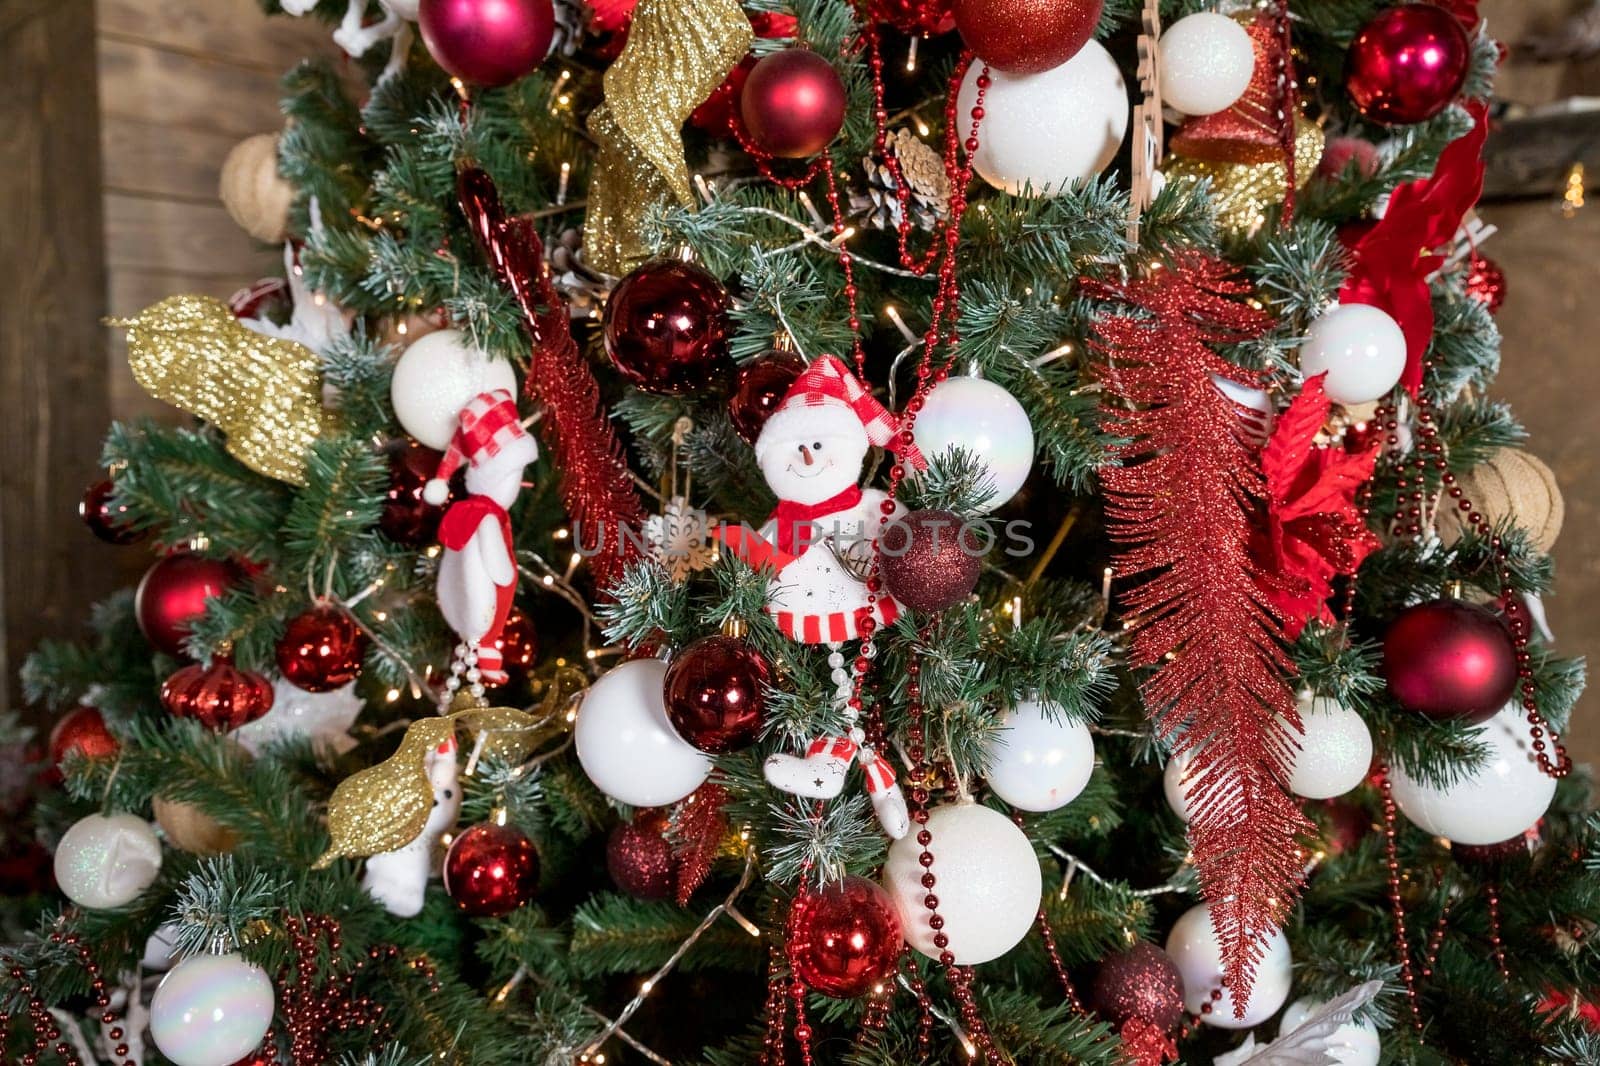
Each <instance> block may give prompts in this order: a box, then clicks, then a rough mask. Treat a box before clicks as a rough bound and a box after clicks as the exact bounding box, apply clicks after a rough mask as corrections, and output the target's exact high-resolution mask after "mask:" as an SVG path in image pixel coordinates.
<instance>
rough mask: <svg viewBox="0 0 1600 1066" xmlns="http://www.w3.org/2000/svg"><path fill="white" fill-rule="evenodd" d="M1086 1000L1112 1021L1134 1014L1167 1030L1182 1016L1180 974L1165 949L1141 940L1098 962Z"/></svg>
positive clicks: (1135, 1016) (1133, 1015)
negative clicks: (1098, 965)
mask: <svg viewBox="0 0 1600 1066" xmlns="http://www.w3.org/2000/svg"><path fill="white" fill-rule="evenodd" d="M1089 1003H1090V1005H1091V1006H1092V1007H1093V1008H1094V1011H1095V1013H1097V1014H1099V1015H1100V1016H1101V1017H1102V1018H1105V1019H1106V1020H1107V1021H1109V1022H1111V1024H1113V1025H1117V1026H1121V1025H1122V1024H1123V1023H1125V1022H1127V1021H1129V1020H1130V1019H1133V1018H1138V1019H1139V1020H1141V1021H1143V1022H1146V1023H1148V1024H1150V1025H1153V1026H1155V1027H1156V1028H1157V1029H1160V1030H1161V1031H1162V1032H1167V1031H1169V1030H1171V1029H1172V1027H1173V1026H1175V1025H1177V1024H1178V1022H1179V1020H1180V1019H1182V1018H1183V975H1182V974H1180V973H1179V972H1178V967H1177V964H1176V963H1174V962H1173V961H1172V960H1171V959H1170V958H1168V957H1167V953H1166V952H1165V951H1162V950H1161V949H1160V948H1158V947H1156V946H1155V945H1154V944H1152V943H1150V942H1149V941H1146V940H1141V941H1139V942H1138V943H1137V944H1134V945H1133V946H1132V947H1130V948H1129V949H1128V950H1126V951H1120V952H1118V953H1117V954H1115V955H1110V956H1107V957H1106V958H1105V960H1104V961H1102V962H1101V963H1100V969H1099V970H1097V971H1096V972H1095V975H1094V985H1093V987H1092V988H1091V989H1090V990H1089Z"/></svg>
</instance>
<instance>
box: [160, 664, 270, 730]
mask: <svg viewBox="0 0 1600 1066" xmlns="http://www.w3.org/2000/svg"><path fill="white" fill-rule="evenodd" d="M272 699H273V696H272V683H271V682H269V681H268V680H267V679H266V678H264V677H262V676H261V675H260V674H257V673H252V672H251V671H249V670H240V669H239V668H238V667H236V666H234V665H233V663H232V662H230V661H229V660H227V659H223V658H220V657H219V658H218V659H217V660H216V661H215V662H213V663H212V664H211V665H210V666H202V665H201V664H200V663H191V664H190V665H188V666H185V667H183V668H182V669H181V670H179V671H178V672H177V673H175V674H173V675H172V676H171V677H169V678H167V679H166V681H164V682H162V684H161V703H162V705H163V706H164V707H166V709H167V710H168V711H169V712H171V713H172V715H173V716H174V717H176V718H193V719H195V720H196V721H198V722H199V723H200V724H201V725H203V726H205V727H206V728H207V729H210V730H213V731H214V732H219V733H221V732H226V731H228V730H230V729H238V728H239V727H240V726H242V725H244V724H246V723H248V722H253V721H255V720H256V719H257V718H260V717H261V716H262V715H264V714H266V713H267V712H268V711H270V710H272Z"/></svg>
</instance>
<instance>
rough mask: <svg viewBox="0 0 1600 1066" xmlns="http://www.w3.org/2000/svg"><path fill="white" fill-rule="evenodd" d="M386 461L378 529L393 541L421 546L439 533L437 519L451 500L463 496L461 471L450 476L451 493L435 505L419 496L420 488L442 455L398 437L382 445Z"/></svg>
mask: <svg viewBox="0 0 1600 1066" xmlns="http://www.w3.org/2000/svg"><path fill="white" fill-rule="evenodd" d="M383 454H384V456H385V457H386V458H387V459H388V460H389V489H388V491H387V492H385V493H384V495H383V510H382V511H380V512H379V514H378V528H379V529H380V530H382V531H383V535H384V536H386V537H388V538H389V539H390V540H392V541H394V542H395V543H396V544H404V545H406V546H407V547H411V548H421V547H423V546H424V545H428V544H432V543H433V542H434V541H435V540H437V539H438V536H439V520H440V519H441V518H443V517H444V512H445V508H447V507H449V506H450V503H451V501H453V500H455V499H458V498H460V497H461V496H463V495H465V485H464V483H463V478H464V474H460V473H458V474H457V475H456V476H455V477H453V478H451V479H450V496H449V497H448V498H447V499H446V500H445V502H444V503H443V504H442V505H440V506H438V507H435V506H434V505H433V504H431V503H429V502H428V501H427V500H425V499H423V497H422V490H423V489H424V488H426V487H427V484H428V481H429V480H430V479H431V478H432V477H433V476H434V473H435V472H436V471H437V470H438V469H439V460H440V459H442V458H443V456H442V455H441V454H440V453H439V452H436V451H434V450H433V449H432V448H429V447H426V446H424V445H421V444H418V443H417V442H416V441H414V440H412V439H411V438H410V437H401V438H398V439H396V440H392V441H390V442H389V443H388V444H386V445H384V448H383Z"/></svg>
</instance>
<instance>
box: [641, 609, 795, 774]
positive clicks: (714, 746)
mask: <svg viewBox="0 0 1600 1066" xmlns="http://www.w3.org/2000/svg"><path fill="white" fill-rule="evenodd" d="M771 679H772V668H771V667H770V666H768V665H767V660H766V659H764V658H762V656H761V653H760V652H758V651H756V650H755V648H753V647H751V646H750V644H749V643H747V642H746V641H743V640H740V639H738V638H737V637H723V636H714V637H701V638H700V639H699V640H697V641H695V642H694V643H692V644H690V645H689V646H688V647H686V648H684V649H683V650H682V651H681V652H679V653H678V654H677V656H676V657H675V658H673V660H672V665H670V666H668V667H667V679H666V683H665V698H666V703H667V718H668V719H670V720H671V722H672V728H674V729H676V730H677V731H678V735H679V736H681V737H682V738H683V739H684V740H686V741H688V742H689V743H690V744H692V745H694V746H695V747H696V748H698V749H700V750H701V751H703V752H705V753H706V754H708V755H725V754H727V753H728V752H730V751H741V750H743V749H745V748H748V747H749V746H750V745H751V744H754V743H755V742H756V738H757V737H759V736H760V735H761V725H762V722H763V721H764V716H765V711H766V705H767V685H768V684H769V683H770V682H771Z"/></svg>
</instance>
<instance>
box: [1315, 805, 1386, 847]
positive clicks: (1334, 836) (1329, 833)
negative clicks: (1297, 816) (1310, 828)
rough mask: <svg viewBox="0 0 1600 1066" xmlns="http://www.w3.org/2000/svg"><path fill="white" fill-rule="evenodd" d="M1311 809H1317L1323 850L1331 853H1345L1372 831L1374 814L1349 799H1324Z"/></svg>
mask: <svg viewBox="0 0 1600 1066" xmlns="http://www.w3.org/2000/svg"><path fill="white" fill-rule="evenodd" d="M1310 809H1315V810H1316V811H1317V825H1318V827H1319V828H1320V829H1321V830H1322V845H1323V850H1325V851H1326V852H1327V853H1328V854H1330V855H1343V854H1344V853H1345V852H1347V851H1350V850H1351V849H1352V848H1354V847H1356V846H1357V845H1358V844H1360V843H1361V841H1362V840H1364V839H1365V838H1366V836H1367V834H1368V833H1370V832H1372V816H1371V815H1369V814H1368V813H1367V812H1366V811H1364V810H1362V809H1361V808H1360V807H1359V806H1357V805H1356V804H1354V803H1351V802H1350V801H1349V800H1346V799H1331V800H1324V801H1323V802H1322V803H1320V804H1312V805H1310Z"/></svg>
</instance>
